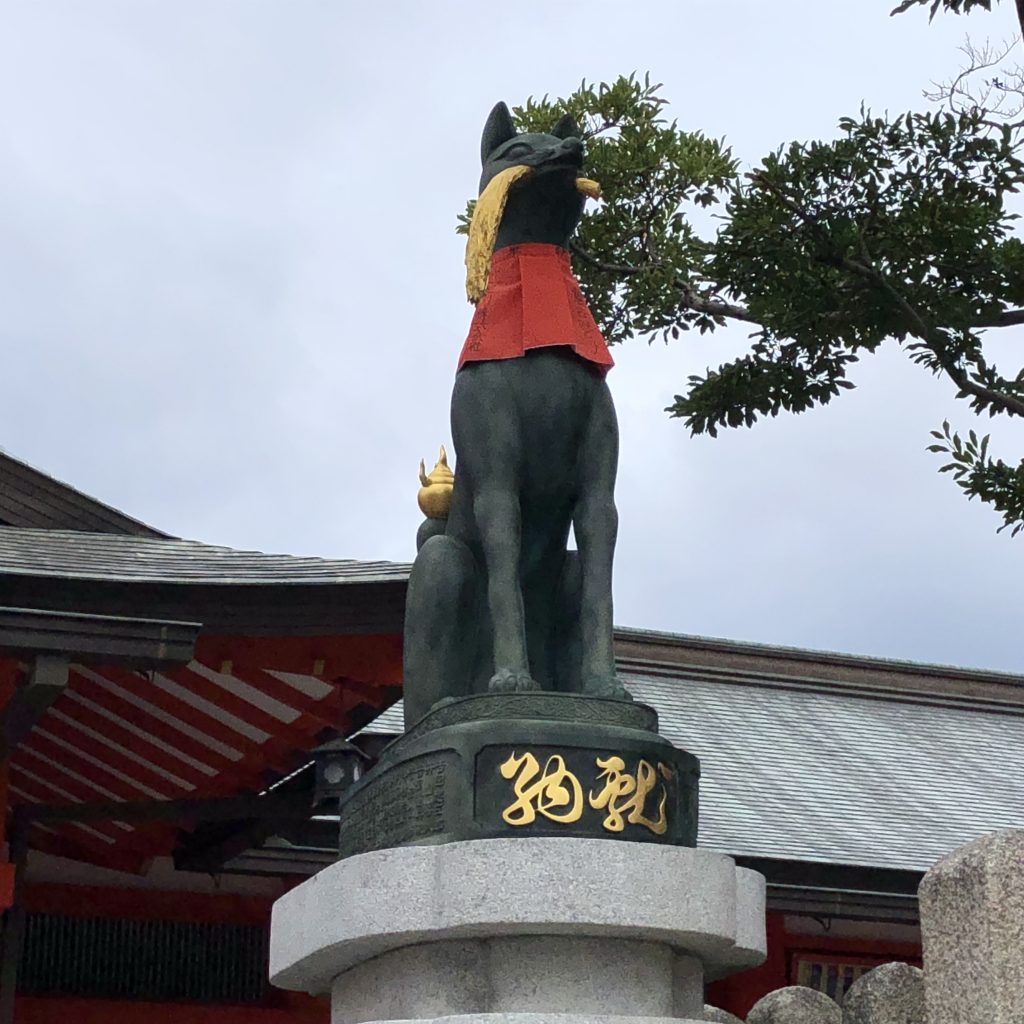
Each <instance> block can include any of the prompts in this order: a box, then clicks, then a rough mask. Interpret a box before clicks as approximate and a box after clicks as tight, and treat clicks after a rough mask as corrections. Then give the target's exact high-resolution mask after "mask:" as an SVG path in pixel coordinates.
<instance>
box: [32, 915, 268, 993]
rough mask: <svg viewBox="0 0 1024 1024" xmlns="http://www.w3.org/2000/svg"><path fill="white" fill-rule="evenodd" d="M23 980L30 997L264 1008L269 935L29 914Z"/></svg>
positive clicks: (223, 927) (252, 929)
mask: <svg viewBox="0 0 1024 1024" xmlns="http://www.w3.org/2000/svg"><path fill="white" fill-rule="evenodd" d="M18 981H19V984H18V988H19V991H21V992H22V993H23V994H25V995H47V996H54V995H61V996H84V997H92V998H98V999H145V1000H151V1001H163V1002H201V1003H235V1004H239V1003H241V1004H253V1003H261V1002H264V1001H265V999H266V998H267V995H268V990H269V986H268V981H267V931H266V929H265V928H263V927H257V926H253V925H239V924H207V923H195V922H188V921H134V920H122V919H117V918H95V917H67V916H64V915H61V914H29V915H28V918H27V921H26V933H25V950H24V955H23V958H22V963H21V969H20V971H19V974H18Z"/></svg>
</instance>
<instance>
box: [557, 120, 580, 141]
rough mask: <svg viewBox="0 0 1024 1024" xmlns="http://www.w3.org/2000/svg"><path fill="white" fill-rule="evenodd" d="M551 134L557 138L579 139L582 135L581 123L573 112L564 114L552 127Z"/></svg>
mask: <svg viewBox="0 0 1024 1024" xmlns="http://www.w3.org/2000/svg"><path fill="white" fill-rule="evenodd" d="M551 134H552V135H554V137H555V138H556V139H578V138H579V137H580V129H579V125H577V124H576V118H574V117H573V116H572V114H563V115H562V116H561V117H560V118H559V119H558V120H557V121H556V122H555V127H554V128H552V129H551Z"/></svg>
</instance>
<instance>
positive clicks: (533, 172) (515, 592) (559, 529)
mask: <svg viewBox="0 0 1024 1024" xmlns="http://www.w3.org/2000/svg"><path fill="white" fill-rule="evenodd" d="M481 158H482V162H483V173H482V176H481V179H480V190H481V192H483V191H484V189H485V187H486V186H487V185H488V184H489V183H490V182H491V180H492V179H493V178H495V176H496V175H499V174H501V173H502V172H503V171H505V170H506V169H508V168H511V167H516V166H522V165H525V166H526V167H528V168H529V169H530V170H529V172H528V173H526V172H524V176H522V177H521V178H520V179H519V180H518V181H516V183H515V185H513V186H512V188H511V189H510V190H509V192H508V195H507V199H506V201H505V206H504V212H503V215H502V216H501V220H500V224H499V225H498V229H497V237H496V240H495V243H494V252H493V264H492V266H491V270H490V278H489V281H488V283H487V289H486V292H485V294H484V296H483V298H482V299H481V301H480V303H479V305H478V307H477V311H476V315H475V316H474V321H473V326H472V327H471V329H470V334H469V338H468V339H467V342H466V345H465V348H464V349H463V355H462V360H461V361H460V366H459V369H458V372H457V373H456V378H455V385H454V389H453V391H452V401H451V428H452V439H453V441H454V445H455V452H456V457H457V462H456V467H455V482H454V491H453V493H452V499H451V506H450V510H449V515H448V518H447V520H446V521H444V520H428V521H427V523H425V524H424V526H423V527H421V531H420V536H419V538H418V540H419V543H420V548H419V552H418V554H417V557H416V561H415V564H414V566H413V569H412V574H411V576H410V579H409V589H408V596H407V600H406V618H405V641H404V659H405V687H404V689H405V721H406V728H409V727H410V726H411V725H413V724H414V723H415V722H416V721H418V720H419V719H420V718H421V717H422V716H423V715H424V714H426V713H427V711H429V710H430V709H431V708H432V707H433V706H434V705H435V704H437V703H438V702H440V701H443V700H445V699H448V698H454V697H461V696H467V695H469V694H473V693H483V692H487V691H490V692H492V693H493V692H502V691H527V690H537V689H544V690H555V691H561V692H568V693H583V694H590V695H594V696H602V697H615V698H628V697H629V694H628V693H627V692H626V690H625V689H624V688H623V687H622V685H621V684H620V683H619V682H618V680H617V678H616V674H615V659H614V655H613V650H612V559H613V554H614V549H615V538H616V530H617V524H618V517H617V513H616V508H615V499H614V489H615V473H616V466H617V461H618V427H617V423H616V419H615V409H614V406H613V404H612V398H611V393H610V392H609V390H608V385H607V383H606V381H605V372H606V371H607V369H608V367H609V366H610V365H611V358H610V356H609V355H608V354H607V347H606V346H605V345H604V342H603V340H602V339H601V338H600V334H599V333H598V332H597V328H596V325H595V324H594V322H593V317H592V316H591V315H590V312H589V310H588V309H587V308H586V304H585V302H584V300H583V297H582V294H581V293H580V291H579V286H578V284H577V283H576V280H575V278H574V277H573V276H572V271H571V268H570V265H569V253H568V246H569V240H570V237H571V236H572V233H573V232H574V231H575V229H576V226H577V224H578V223H579V220H580V217H581V215H582V212H583V203H584V197H583V196H582V195H581V194H580V191H579V190H578V188H577V184H576V183H577V179H578V178H579V177H580V171H581V168H582V164H583V143H582V140H581V138H580V132H579V129H578V128H577V127H576V125H575V124H574V123H573V121H572V119H571V118H568V117H564V118H562V119H561V120H559V121H558V123H557V124H555V125H554V126H553V128H552V130H551V132H550V134H545V133H531V134H517V133H516V131H515V127H514V125H513V122H512V117H511V115H510V113H509V111H508V108H507V107H506V106H505V104H504V103H499V104H498V105H497V106H496V107H495V108H494V109H493V111H492V112H491V114H490V117H489V118H488V120H487V123H486V126H485V127H484V132H483V138H482V141H481ZM570 528H571V529H572V531H573V532H574V534H575V539H576V546H577V551H575V552H573V551H569V550H568V539H569V532H570Z"/></svg>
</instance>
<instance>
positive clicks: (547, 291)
mask: <svg viewBox="0 0 1024 1024" xmlns="http://www.w3.org/2000/svg"><path fill="white" fill-rule="evenodd" d="M549 345H569V346H571V347H572V348H573V349H574V350H575V352H576V355H578V356H580V357H581V358H582V359H587V360H589V361H590V362H592V363H595V364H596V365H597V366H599V367H601V369H602V370H603V371H604V372H607V371H608V370H609V368H610V367H611V366H612V365H613V364H614V361H613V360H612V357H611V353H609V351H608V346H607V344H606V343H605V340H604V338H603V337H602V335H601V332H600V330H599V329H598V326H597V324H596V323H595V322H594V317H593V314H592V313H591V312H590V307H589V306H587V300H586V299H584V298H583V293H582V292H581V291H580V285H579V282H578V281H577V280H576V278H575V276H574V275H573V272H572V265H571V264H570V262H569V253H568V252H567V251H566V250H565V249H563V248H561V246H558V245H544V244H539V243H533V242H531V243H528V244H525V245H510V246H509V247H508V248H506V249H499V250H498V251H497V252H496V253H495V254H494V256H493V257H492V260H491V273H490V276H489V277H488V279H487V291H486V292H484V296H483V298H482V299H481V300H480V302H479V303H478V304H477V307H476V313H475V314H474V316H473V323H472V324H471V325H470V328H469V337H467V338H466V344H465V345H463V346H462V355H461V356H460V357H459V367H460V368H461V367H462V366H463V365H465V364H466V363H468V362H473V361H478V360H484V359H517V358H518V357H519V356H521V355H523V353H524V352H526V351H527V350H528V349H531V348H546V347H547V346H549Z"/></svg>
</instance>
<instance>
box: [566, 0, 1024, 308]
mask: <svg viewBox="0 0 1024 1024" xmlns="http://www.w3.org/2000/svg"><path fill="white" fill-rule="evenodd" d="M1022 2H1024V0H1022ZM569 247H570V248H571V249H572V252H573V255H574V256H579V258H580V259H581V260H583V262H584V263H588V264H590V266H592V267H594V268H595V269H597V270H602V271H604V272H605V273H608V274H616V275H618V276H620V277H632V276H633V275H635V274H642V273H644V271H646V270H650V269H651V267H652V266H653V265H655V264H651V263H649V264H647V266H639V267H637V266H633V265H631V264H629V263H605V262H604V260H599V259H598V258H597V257H596V256H595V255H594V254H593V253H590V252H587V250H586V249H584V248H582V247H581V246H579V245H578V244H577V243H576V242H570V243H569ZM674 284H675V286H676V287H677V288H678V289H679V291H680V293H681V294H682V305H683V306H684V307H685V308H686V309H692V310H693V311H694V312H695V313H706V314H707V315H708V316H713V317H724V318H726V319H729V320H743V321H744V322H746V323H749V324H756V323H757V320H755V319H754V317H752V316H751V315H750V311H749V310H748V309H746V308H745V307H743V306H734V305H733V304H732V303H729V302H723V301H722V300H721V299H709V298H707V297H705V296H703V295H699V294H698V293H697V292H695V291H694V290H693V288H691V287H690V285H688V284H687V283H686V282H685V281H682V280H680V279H679V278H676V279H675V281H674Z"/></svg>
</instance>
